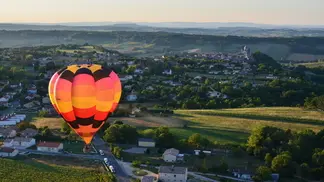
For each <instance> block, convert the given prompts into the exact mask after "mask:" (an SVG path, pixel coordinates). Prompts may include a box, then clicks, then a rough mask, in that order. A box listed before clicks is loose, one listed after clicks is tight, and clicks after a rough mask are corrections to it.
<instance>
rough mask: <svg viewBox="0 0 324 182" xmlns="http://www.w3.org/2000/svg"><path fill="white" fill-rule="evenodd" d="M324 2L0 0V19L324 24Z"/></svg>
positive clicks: (262, 0)
mask: <svg viewBox="0 0 324 182" xmlns="http://www.w3.org/2000/svg"><path fill="white" fill-rule="evenodd" d="M323 7H324V0H0V22H47V23H58V22H102V21H132V22H175V21H183V22H253V23H266V24H296V25H297V24H307V25H309V24H321V25H324V18H323V17H324V10H323Z"/></svg>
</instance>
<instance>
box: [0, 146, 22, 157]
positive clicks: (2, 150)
mask: <svg viewBox="0 0 324 182" xmlns="http://www.w3.org/2000/svg"><path fill="white" fill-rule="evenodd" d="M16 155H18V150H16V149H13V148H9V147H0V157H15V156H16Z"/></svg>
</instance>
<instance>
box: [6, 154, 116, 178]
mask: <svg viewBox="0 0 324 182" xmlns="http://www.w3.org/2000/svg"><path fill="white" fill-rule="evenodd" d="M74 160H75V161H74V162H73V161H72V162H73V163H68V161H70V159H61V160H60V159H57V158H55V157H54V158H53V157H48V158H47V159H46V157H39V156H38V157H36V156H35V157H33V156H31V157H28V159H27V158H26V159H22V158H21V157H20V158H19V159H15V160H12V159H0V166H2V167H1V168H0V181H2V182H11V181H17V182H25V181H26V182H29V181H32V182H38V181H39V182H49V181H64V182H77V181H84V182H86V181H89V182H93V181H102V182H108V181H110V180H109V177H108V174H107V173H104V172H103V171H104V170H103V169H100V165H99V164H94V162H92V163H91V161H90V162H89V161H88V164H86V163H85V162H82V161H81V160H78V159H74ZM54 162H55V164H53V163H54ZM90 163H91V165H90Z"/></svg>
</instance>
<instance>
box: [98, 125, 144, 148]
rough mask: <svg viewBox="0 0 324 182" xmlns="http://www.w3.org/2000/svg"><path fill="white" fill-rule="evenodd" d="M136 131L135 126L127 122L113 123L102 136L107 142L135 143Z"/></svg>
mask: <svg viewBox="0 0 324 182" xmlns="http://www.w3.org/2000/svg"><path fill="white" fill-rule="evenodd" d="M137 136H138V133H137V131H136V128H135V127H133V126H130V125H128V124H113V125H111V126H110V127H109V128H108V129H107V130H106V131H105V134H104V136H103V138H104V140H105V141H107V142H109V143H135V142H136V141H137Z"/></svg>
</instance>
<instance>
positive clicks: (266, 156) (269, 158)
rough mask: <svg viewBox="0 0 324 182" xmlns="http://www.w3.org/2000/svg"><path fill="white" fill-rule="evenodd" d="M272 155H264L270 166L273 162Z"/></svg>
mask: <svg viewBox="0 0 324 182" xmlns="http://www.w3.org/2000/svg"><path fill="white" fill-rule="evenodd" d="M272 159H273V158H272V156H271V154H270V153H267V154H266V155H265V157H264V161H265V163H266V164H267V165H268V166H271V163H272Z"/></svg>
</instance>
